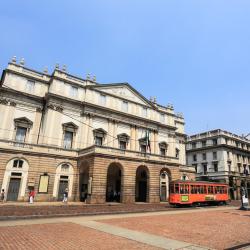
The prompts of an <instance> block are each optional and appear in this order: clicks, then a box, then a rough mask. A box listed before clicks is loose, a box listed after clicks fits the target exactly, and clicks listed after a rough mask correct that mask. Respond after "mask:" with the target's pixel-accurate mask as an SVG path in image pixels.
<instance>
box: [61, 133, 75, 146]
mask: <svg viewBox="0 0 250 250" xmlns="http://www.w3.org/2000/svg"><path fill="white" fill-rule="evenodd" d="M72 142H73V132H70V131H65V134H64V145H63V146H64V148H67V149H70V148H72Z"/></svg>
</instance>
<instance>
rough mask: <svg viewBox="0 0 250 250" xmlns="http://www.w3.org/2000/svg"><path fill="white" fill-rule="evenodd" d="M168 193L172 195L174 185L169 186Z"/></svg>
mask: <svg viewBox="0 0 250 250" xmlns="http://www.w3.org/2000/svg"><path fill="white" fill-rule="evenodd" d="M170 193H171V194H174V185H173V184H172V185H170Z"/></svg>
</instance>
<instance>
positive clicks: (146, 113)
mask: <svg viewBox="0 0 250 250" xmlns="http://www.w3.org/2000/svg"><path fill="white" fill-rule="evenodd" d="M142 116H143V117H147V116H148V109H147V108H144V107H143V108H142Z"/></svg>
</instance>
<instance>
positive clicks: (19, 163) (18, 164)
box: [12, 159, 23, 168]
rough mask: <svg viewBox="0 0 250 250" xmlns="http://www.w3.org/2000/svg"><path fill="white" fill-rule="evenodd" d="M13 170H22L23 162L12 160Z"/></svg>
mask: <svg viewBox="0 0 250 250" xmlns="http://www.w3.org/2000/svg"><path fill="white" fill-rule="evenodd" d="M12 167H13V168H22V167H23V160H19V159H18V160H14V161H13V166H12Z"/></svg>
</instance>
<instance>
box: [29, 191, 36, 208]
mask: <svg viewBox="0 0 250 250" xmlns="http://www.w3.org/2000/svg"><path fill="white" fill-rule="evenodd" d="M34 198H35V190H34V189H33V190H30V192H29V202H30V204H33V202H34Z"/></svg>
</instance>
